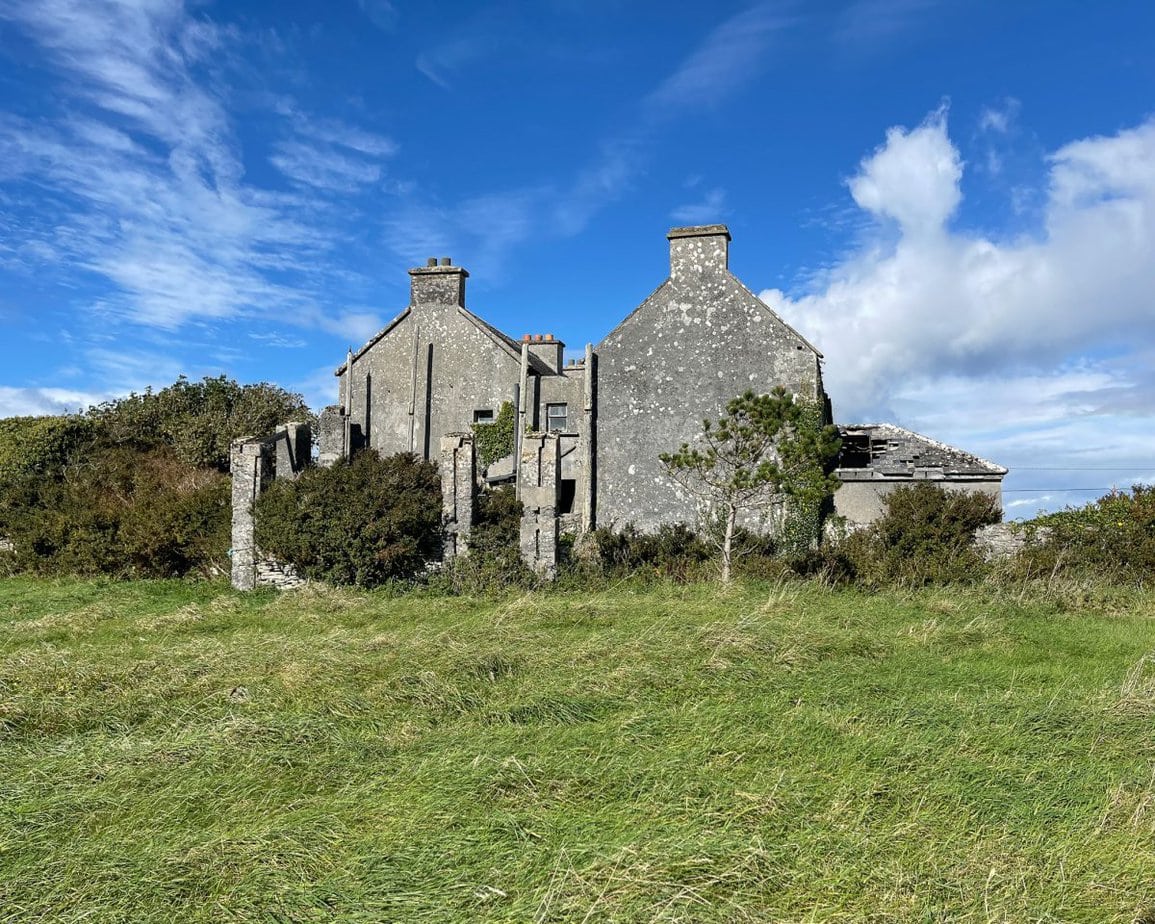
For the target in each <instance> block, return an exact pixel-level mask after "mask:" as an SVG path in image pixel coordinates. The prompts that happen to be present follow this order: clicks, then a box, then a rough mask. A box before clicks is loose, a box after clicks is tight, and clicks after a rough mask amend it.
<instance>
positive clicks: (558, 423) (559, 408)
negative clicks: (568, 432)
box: [545, 404, 569, 432]
mask: <svg viewBox="0 0 1155 924" xmlns="http://www.w3.org/2000/svg"><path fill="white" fill-rule="evenodd" d="M568 416H569V405H568V404H547V405H546V406H545V427H546V429H547V430H549V431H550V432H553V431H554V430H565V429H566V418H567V417H568Z"/></svg>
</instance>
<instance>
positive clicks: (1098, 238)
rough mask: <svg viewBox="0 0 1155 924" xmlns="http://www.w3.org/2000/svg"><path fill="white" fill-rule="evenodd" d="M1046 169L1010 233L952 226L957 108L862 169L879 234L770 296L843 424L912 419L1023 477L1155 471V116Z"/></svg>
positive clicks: (958, 175) (958, 191)
mask: <svg viewBox="0 0 1155 924" xmlns="http://www.w3.org/2000/svg"><path fill="white" fill-rule="evenodd" d="M1048 164H1049V170H1048V175H1047V178H1046V190H1045V193H1044V195H1045V205H1044V208H1043V212H1042V214H1043V219H1042V223H1041V225H1040V227H1039V228H1038V230H1037V232H1036V233H1035V234H1033V235H1030V236H1022V237H1018V238H1015V239H1010V240H1001V239H998V238H994V237H987V236H984V235H981V234H977V233H964V232H961V231H955V230H952V229H951V228H950V226H949V224H948V222H949V220H950V218H951V217H952V216H953V215H954V213H955V211H956V209H957V208H958V206H959V203H960V202H961V201H962V186H961V182H962V170H963V164H962V160H961V157H960V155H959V153H958V150H957V149H956V148H955V146H954V145H953V144H952V143H951V141H950V138H949V137H948V134H947V124H946V119H945V117H944V114H943V113H941V112H938V113H933V114H932V115H931V116H930V117H929V118H928V119H927V121H926V122H924V123H923V124H922V125H920V126H918V127H917V128H915V129H913V130H906V129H903V128H892V129H891V130H890V131H889V132H887V136H886V143H885V144H884V145H883V146H882V147H881V148H879V149H878V150H877V151H876V152H874V153H873V154H872V155H871V156H870V157H868V158H866V159H865V160H864V161H863V162H862V164H861V165H860V168H859V171H858V173H857V174H856V175H855V176H854V177H853V178H852V179H851V180H850V181H849V187H850V191H851V195H852V197H853V198H854V200H855V202H856V204H857V205H858V206H859V208H860V209H862V210H864V211H865V212H867V213H868V214H869V215H870V216H871V217H872V218H873V220H874V221H875V228H876V230H877V232H878V233H877V234H875V235H871V236H868V237H867V238H866V239H865V240H864V241H863V242H862V243H861V244H860V246H859V247H858V248H857V249H856V250H854V251H853V252H851V253H849V254H848V255H846V257H845V258H844V259H843V260H842V261H841V262H839V263H838V264H837V265H836V266H834V267H833V268H832V269H829V270H828V271H825V272H823V273H822V274H821V275H820V276H818V277H817V279H816V281H815V283H814V284H813V285H812V288H811V291H810V292H808V293H806V294H802V295H800V296H797V297H793V298H792V297H788V296H786V295H784V294H783V293H782V292H780V291H778V290H767V291H765V292H763V293H762V297H763V299H764V300H765V301H766V302H767V303H768V304H770V305H771V306H773V307H775V308H776V309H777V310H778V311H779V312H780V313H781V314H782V315H783V316H784V317H786V318H787V319H788V320H789V321H790V322H791V323H792V324H794V325H795V326H797V327H798V328H799V329H800V330H802V331H803V332H804V333H805V334H806V335H807V336H808V337H809V338H810V339H811V340H812V341H813V342H815V343H816V344H817V345H818V346H819V348H820V349H822V350H823V352H824V353H825V354H826V357H827V366H826V373H825V374H826V379H827V384H828V387H829V389H830V391H831V394H832V397H833V400H834V406H835V413H836V415H837V416H838V418H839V419H840V420H843V421H854V420H862V419H888V418H889V419H895V418H897V419H898V420H899V422H902V423H904V424H906V425H908V426H912V427H913V428H914V429H916V430H919V429H921V430H924V431H925V432H928V433H929V434H930V435H932V436H935V437H938V438H942V439H946V440H948V441H952V442H956V443H957V444H959V445H962V446H964V447H965V448H968V449H971V450H972V451H975V452H978V453H979V454H980V455H984V456H987V457H988V458H993V459H995V460H996V461H1002V462H1003V463H1004V464H1009V465H1011V466H1012V468H1013V467H1014V466H1015V465H1016V464H1019V465H1024V466H1026V465H1029V464H1031V463H1032V462H1033V463H1034V465H1035V466H1041V465H1044V464H1045V465H1059V464H1061V462H1063V461H1066V462H1067V463H1069V464H1073V463H1072V460H1073V462H1074V463H1078V465H1076V467H1086V466H1087V461H1086V460H1088V459H1098V460H1100V466H1102V465H1107V466H1109V467H1111V466H1116V467H1118V468H1119V469H1120V471H1119V475H1120V477H1124V478H1126V477H1137V476H1140V475H1141V474H1142V471H1141V467H1140V466H1139V459H1140V458H1142V453H1147V455H1149V452H1148V451H1147V449H1141V447H1149V446H1150V440H1151V432H1152V429H1153V427H1155V376H1153V375H1152V374H1151V372H1150V371H1149V369H1150V368H1151V360H1152V356H1151V350H1150V348H1149V347H1148V346H1147V344H1150V343H1151V342H1152V337H1153V335H1155V311H1153V310H1152V307H1151V304H1152V303H1151V295H1150V293H1151V292H1152V291H1155V261H1152V260H1151V259H1150V255H1151V254H1152V253H1153V252H1155V120H1152V121H1148V122H1145V123H1143V124H1141V125H1139V126H1137V127H1135V128H1132V129H1128V130H1125V131H1121V132H1119V133H1118V134H1116V135H1113V136H1109V137H1096V138H1088V139H1083V140H1080V141H1076V142H1073V143H1071V144H1068V145H1065V146H1064V147H1062V148H1060V149H1059V150H1057V151H1055V152H1054V153H1053V154H1052V155H1051V156H1050V158H1049V160H1048ZM891 220H893V221H894V222H895V223H897V238H895V237H894V236H893V235H892V234H888V233H887V231H886V225H887V223H888V221H891ZM893 227H894V226H893V225H892V226H891V229H892V230H893ZM1040 460H1042V461H1040ZM1102 460H1107V461H1106V462H1103V461H1102ZM1039 479H1043V480H1046V481H1051V482H1054V480H1055V479H1053V478H1047V477H1046V475H1045V473H1044V474H1040V475H1039V476H1037V477H1036V478H1035V481H1034V483H1036V484H1037V482H1038V480H1039ZM1060 480H1061V479H1060ZM1019 483H1020V485H1021V486H1025V485H1022V484H1021V482H1019ZM1055 486H1056V485H1054V484H1053V483H1052V484H1043V485H1039V487H1045V488H1050V487H1055ZM1095 486H1096V487H1097V486H1098V485H1095ZM1060 487H1061V486H1060ZM1067 487H1073V485H1067ZM1053 497H1054V498H1056V499H1058V498H1060V497H1062V495H1060V494H1059V493H1058V492H1054V493H1053ZM1084 499H1085V498H1084ZM1062 502H1066V500H1063V501H1062Z"/></svg>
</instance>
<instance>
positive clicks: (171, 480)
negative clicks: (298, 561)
mask: <svg viewBox="0 0 1155 924" xmlns="http://www.w3.org/2000/svg"><path fill="white" fill-rule="evenodd" d="M0 508H2V513H0V532H2V533H3V535H4V536H5V537H6V538H7V539H9V540H10V541H11V542H12V544H13V547H14V552H13V554H12V556H11V557H10V558H9V564H10V566H12V567H14V568H15V569H16V570H19V571H29V572H33V573H38V574H80V575H97V574H108V575H113V576H117V577H172V576H178V575H183V574H189V573H196V574H201V575H213V574H221V573H224V572H225V571H226V570H227V567H228V565H227V563H228V555H227V552H228V544H229V543H228V539H229V479H228V476H227V475H224V474H222V473H220V472H217V471H215V470H207V469H195V468H192V467H191V466H189V465H186V464H185V463H183V462H181V461H180V460H179V459H177V458H175V456H174V455H173V454H172V453H171V451H168V450H153V451H151V452H148V453H139V452H134V451H131V450H127V449H105V450H102V451H100V452H96V453H93V454H92V455H91V456H90V457H88V458H87V459H85V460H84V461H83V462H77V463H75V464H72V465H69V466H67V467H66V468H65V469H63V470H62V471H61V472H59V473H58V475H57V476H56V477H34V476H30V475H29V476H25V477H23V478H18V479H15V480H13V481H10V482H9V483H8V485H7V489H6V491H5V492H4V497H3V503H2V504H0Z"/></svg>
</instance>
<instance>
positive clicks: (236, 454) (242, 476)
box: [229, 422, 312, 590]
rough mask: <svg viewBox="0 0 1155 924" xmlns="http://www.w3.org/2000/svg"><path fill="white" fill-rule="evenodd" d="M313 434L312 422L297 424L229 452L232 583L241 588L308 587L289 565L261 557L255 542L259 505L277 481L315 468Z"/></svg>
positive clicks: (242, 440) (237, 443)
mask: <svg viewBox="0 0 1155 924" xmlns="http://www.w3.org/2000/svg"><path fill="white" fill-rule="evenodd" d="M311 447H312V433H311V431H310V428H309V425H308V424H306V423H298V422H292V423H287V424H284V425H282V426H280V427H278V428H277V430H276V432H275V433H274V434H273V435H272V436H266V437H241V438H240V439H237V440H234V441H233V443H232V446H231V447H230V450H229V470H230V472H231V474H232V480H233V491H232V513H233V517H232V548H231V549H230V550H229V554H230V555H231V556H232V568H231V575H230V577H231V580H232V585H233V587H235V588H236V589H237V590H253V589H255V588H256V587H260V586H272V587H280V588H282V589H284V588H287V587H293V586H297V585H298V584H301V583H303V582H304V581H303V579H302V578H301V577H300V576H299V575H297V574H296V572H294V571H293V569H292V568H291V567H290V566H288V565H284V564H281V563H279V562H276V561H273V560H272V559H269V558H267V557H266V556H263V555H261V553H260V550H259V549H258V548H257V544H256V540H255V539H254V536H253V532H254V526H255V523H254V518H253V504H254V503H256V500H257V498H258V497H260V496H261V492H263V491H264V490H265V488H267V487H268V486H269V484H270V483H271V482H272V480H273V479H274V478H295V477H296V476H297V475H299V474H300V473H301V472H302V471H303V470H304V469H305V468H306V467H307V466H308V465H309V464H311V461H312V460H311V455H310V454H311Z"/></svg>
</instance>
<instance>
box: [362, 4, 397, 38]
mask: <svg viewBox="0 0 1155 924" xmlns="http://www.w3.org/2000/svg"><path fill="white" fill-rule="evenodd" d="M357 6H358V8H359V9H360V10H361V12H362V13H364V14H365V16H366V17H368V19H369V22H371V23H373V25H375V26H376V27H377V28H378V29H380V30H381V31H382V32H393V31H394V30H395V29H396V28H397V20H398V14H397V7H396V6H394V5H393V4H392V3H391V2H390V0H357Z"/></svg>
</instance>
